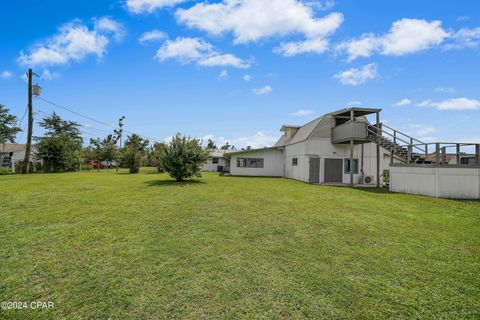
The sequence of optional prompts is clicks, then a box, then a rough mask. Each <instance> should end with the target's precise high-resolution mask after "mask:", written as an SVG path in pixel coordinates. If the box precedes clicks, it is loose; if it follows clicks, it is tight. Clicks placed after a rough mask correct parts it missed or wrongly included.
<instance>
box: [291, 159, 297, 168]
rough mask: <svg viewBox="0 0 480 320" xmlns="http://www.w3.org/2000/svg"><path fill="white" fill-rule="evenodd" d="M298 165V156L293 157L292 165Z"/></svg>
mask: <svg viewBox="0 0 480 320" xmlns="http://www.w3.org/2000/svg"><path fill="white" fill-rule="evenodd" d="M296 165H298V158H293V159H292V166H296Z"/></svg>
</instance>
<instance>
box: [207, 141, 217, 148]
mask: <svg viewBox="0 0 480 320" xmlns="http://www.w3.org/2000/svg"><path fill="white" fill-rule="evenodd" d="M207 149H210V150H213V149H217V145H216V144H215V141H213V140H212V139H208V142H207Z"/></svg>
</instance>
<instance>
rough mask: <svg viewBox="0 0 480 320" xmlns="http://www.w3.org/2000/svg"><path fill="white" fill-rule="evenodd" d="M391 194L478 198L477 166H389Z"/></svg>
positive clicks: (479, 186) (479, 170) (479, 177)
mask: <svg viewBox="0 0 480 320" xmlns="http://www.w3.org/2000/svg"><path fill="white" fill-rule="evenodd" d="M390 191H393V192H402V193H411V194H420V195H426V196H432V197H439V198H456V199H480V167H477V166H476V167H462V166H440V165H439V166H431V165H429V166H427V165H426V166H422V165H402V164H395V165H391V166H390Z"/></svg>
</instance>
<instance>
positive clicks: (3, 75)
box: [0, 70, 12, 79]
mask: <svg viewBox="0 0 480 320" xmlns="http://www.w3.org/2000/svg"><path fill="white" fill-rule="evenodd" d="M11 76H12V72H11V71H8V70H5V71H2V73H1V74H0V77H1V78H2V79H8V78H10V77H11Z"/></svg>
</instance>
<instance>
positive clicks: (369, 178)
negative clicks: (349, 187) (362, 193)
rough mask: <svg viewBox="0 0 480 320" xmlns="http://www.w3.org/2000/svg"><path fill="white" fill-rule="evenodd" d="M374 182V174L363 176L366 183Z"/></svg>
mask: <svg viewBox="0 0 480 320" xmlns="http://www.w3.org/2000/svg"><path fill="white" fill-rule="evenodd" d="M372 182H373V176H365V177H364V178H363V183H365V184H370V183H372Z"/></svg>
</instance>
